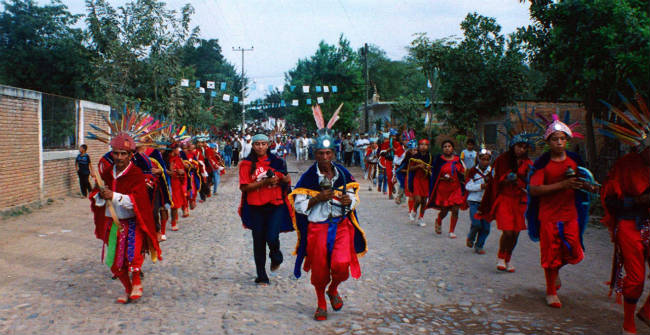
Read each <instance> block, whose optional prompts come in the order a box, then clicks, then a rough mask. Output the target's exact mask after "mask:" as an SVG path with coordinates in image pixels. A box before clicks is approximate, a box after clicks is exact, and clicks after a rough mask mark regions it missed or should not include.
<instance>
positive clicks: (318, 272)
mask: <svg viewBox="0 0 650 335" xmlns="http://www.w3.org/2000/svg"><path fill="white" fill-rule="evenodd" d="M328 226H329V225H328V224H326V223H311V222H310V223H309V227H308V230H307V257H306V258H305V264H304V270H305V271H310V270H311V283H312V285H314V286H315V287H325V286H326V285H327V283H329V282H330V280H332V281H335V282H342V281H345V280H346V279H348V277H349V275H350V272H351V273H352V277H354V278H359V277H360V276H361V268H360V267H359V261H358V259H357V254H356V253H355V251H354V245H353V243H354V227H353V226H352V223H351V222H350V219H349V218H345V219H344V220H343V221H341V222H340V223H339V224H338V226H337V230H336V240H335V242H334V248H333V249H332V254H331V255H330V257H329V258H328V255H327V229H328Z"/></svg>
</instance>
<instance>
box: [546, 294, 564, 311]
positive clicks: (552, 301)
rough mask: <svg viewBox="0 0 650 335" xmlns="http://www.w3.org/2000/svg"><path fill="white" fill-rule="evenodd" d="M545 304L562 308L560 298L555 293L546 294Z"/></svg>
mask: <svg viewBox="0 0 650 335" xmlns="http://www.w3.org/2000/svg"><path fill="white" fill-rule="evenodd" d="M546 304H547V305H548V306H549V307H553V308H562V303H561V302H560V298H558V296H557V295H547V296H546Z"/></svg>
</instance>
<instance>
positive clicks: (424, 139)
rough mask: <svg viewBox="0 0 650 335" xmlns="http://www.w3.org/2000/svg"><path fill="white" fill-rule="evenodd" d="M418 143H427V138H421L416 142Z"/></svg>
mask: <svg viewBox="0 0 650 335" xmlns="http://www.w3.org/2000/svg"><path fill="white" fill-rule="evenodd" d="M418 143H419V144H426V145H429V140H427V139H426V138H423V139H421V140H420V142H418Z"/></svg>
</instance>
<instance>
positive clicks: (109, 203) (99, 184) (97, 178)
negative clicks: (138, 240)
mask: <svg viewBox="0 0 650 335" xmlns="http://www.w3.org/2000/svg"><path fill="white" fill-rule="evenodd" d="M90 173H92V175H93V178H95V182H96V183H97V187H99V190H100V191H103V190H104V189H105V188H106V187H105V186H104V181H103V180H102V178H101V177H100V176H99V174H97V170H95V167H94V166H90ZM105 201H106V206H108V212H109V213H111V217H112V218H113V223H114V224H116V225H117V228H118V229H119V230H122V224H121V223H120V219H119V218H118V216H117V212H115V207H113V201H112V200H105Z"/></svg>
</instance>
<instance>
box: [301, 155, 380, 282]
mask: <svg viewBox="0 0 650 335" xmlns="http://www.w3.org/2000/svg"><path fill="white" fill-rule="evenodd" d="M332 164H334V167H335V168H336V169H337V170H338V173H339V178H338V179H337V180H336V181H335V182H334V185H333V186H334V189H337V188H338V189H342V188H345V185H347V184H348V183H351V182H354V177H353V176H352V174H350V171H348V170H347V169H346V168H345V167H343V165H340V164H337V163H332ZM316 165H317V163H314V164H313V165H312V166H311V167H310V168H309V169H307V171H305V173H303V174H302V176H301V177H300V180H298V183H297V184H296V189H300V188H305V189H309V190H312V191H317V192H320V190H321V188H320V183H319V182H318V173H317V172H316V171H317V167H316ZM291 210H292V211H294V213H295V219H296V230H297V232H298V245H297V247H296V255H297V257H296V264H295V266H294V269H293V274H294V275H295V276H296V278H300V276H301V270H300V268H301V266H302V262H303V261H304V259H305V256H307V227H308V226H309V220H308V219H307V215H304V214H300V213H297V212H295V209H294V208H292V209H291ZM349 217H350V220H351V221H352V218H353V217H354V218H355V220H356V218H357V214H356V210H354V211H352V212H350V214H349ZM353 226H354V250H355V252H356V253H363V252H365V251H366V245H367V243H366V239H365V236H364V234H363V232H362V231H361V230H360V229H359V227H357V226H356V225H354V224H353Z"/></svg>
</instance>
